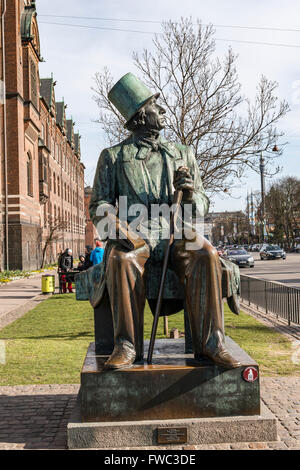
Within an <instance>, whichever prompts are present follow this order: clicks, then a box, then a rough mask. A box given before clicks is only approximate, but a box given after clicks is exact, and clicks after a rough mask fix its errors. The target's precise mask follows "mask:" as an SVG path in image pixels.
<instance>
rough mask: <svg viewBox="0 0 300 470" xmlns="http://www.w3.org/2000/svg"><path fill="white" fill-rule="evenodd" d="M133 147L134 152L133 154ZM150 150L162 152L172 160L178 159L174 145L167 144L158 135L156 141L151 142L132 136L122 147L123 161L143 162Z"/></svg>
mask: <svg viewBox="0 0 300 470" xmlns="http://www.w3.org/2000/svg"><path fill="white" fill-rule="evenodd" d="M128 144H129V145H128ZM133 147H134V148H135V152H133ZM150 149H153V150H155V151H157V150H159V151H163V152H166V154H167V155H168V156H170V157H172V158H178V150H177V149H176V147H175V145H174V144H173V143H172V142H168V141H167V140H166V139H165V138H164V137H162V136H160V135H159V136H158V138H157V139H153V141H152V139H151V141H150V140H148V139H147V138H145V137H143V138H142V137H135V136H133V135H132V136H131V138H130V140H129V141H128V142H127V143H126V145H125V146H124V147H123V161H129V160H131V159H132V158H137V159H138V160H144V159H145V158H146V157H147V155H148V154H149V151H150ZM133 153H134V155H133Z"/></svg>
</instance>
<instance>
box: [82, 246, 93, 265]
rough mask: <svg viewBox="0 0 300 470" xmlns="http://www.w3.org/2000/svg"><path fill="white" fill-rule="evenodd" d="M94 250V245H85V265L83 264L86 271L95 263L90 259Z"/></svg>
mask: <svg viewBox="0 0 300 470" xmlns="http://www.w3.org/2000/svg"><path fill="white" fill-rule="evenodd" d="M92 251H93V247H92V246H91V245H86V247H85V259H84V265H83V270H84V271H86V270H87V269H89V268H90V267H91V266H93V263H92V262H91V260H90V258H91V253H92Z"/></svg>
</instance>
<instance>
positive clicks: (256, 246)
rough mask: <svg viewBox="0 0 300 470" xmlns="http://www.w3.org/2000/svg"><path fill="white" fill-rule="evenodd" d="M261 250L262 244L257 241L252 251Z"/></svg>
mask: <svg viewBox="0 0 300 470" xmlns="http://www.w3.org/2000/svg"><path fill="white" fill-rule="evenodd" d="M259 250H260V244H259V243H255V244H254V245H252V246H251V251H259Z"/></svg>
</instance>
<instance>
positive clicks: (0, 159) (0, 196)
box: [0, 0, 5, 268]
mask: <svg viewBox="0 0 300 470" xmlns="http://www.w3.org/2000/svg"><path fill="white" fill-rule="evenodd" d="M0 8H1V9H0V15H1V17H0V214H1V216H0V240H1V243H0V268H2V267H3V265H4V252H5V250H4V232H3V228H4V226H3V224H2V223H1V222H2V218H3V220H4V219H5V214H4V211H3V209H4V193H5V191H4V180H3V178H2V174H1V169H2V168H4V166H5V159H4V152H5V142H4V135H5V133H4V128H5V126H4V122H5V121H4V102H5V93H4V63H5V61H4V49H3V44H2V31H3V25H2V23H3V24H4V8H5V5H4V1H3V0H1V6H0Z"/></svg>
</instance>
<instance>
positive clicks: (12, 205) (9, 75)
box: [0, 0, 85, 269]
mask: <svg viewBox="0 0 300 470" xmlns="http://www.w3.org/2000/svg"><path fill="white" fill-rule="evenodd" d="M1 3H3V2H1ZM6 3H7V9H6V13H5V17H4V19H5V21H4V25H5V36H4V37H5V47H4V49H3V47H2V51H4V52H5V57H4V61H5V66H6V73H5V82H6V116H7V117H6V129H7V131H6V135H4V134H5V132H4V125H3V124H4V118H3V109H2V108H3V105H0V106H1V109H0V122H1V124H0V125H1V134H0V135H1V138H0V152H1V159H0V162H1V168H0V171H1V187H0V189H1V191H0V194H1V197H2V199H1V214H2V220H1V222H2V224H1V230H2V233H3V238H2V240H3V245H2V250H0V251H1V254H2V258H0V263H1V268H4V267H9V268H10V269H32V268H36V267H38V266H39V265H40V263H41V257H42V249H43V246H44V245H45V241H46V240H47V237H48V236H49V233H50V230H51V228H52V227H53V224H55V223H56V224H57V223H58V222H60V227H61V228H60V229H58V230H57V233H56V236H55V243H52V244H51V245H49V247H48V250H47V253H46V260H47V261H48V262H53V261H55V260H56V259H57V253H58V252H59V251H60V250H62V249H65V248H67V247H70V248H72V249H73V253H74V255H75V256H77V255H79V253H81V252H82V251H83V248H84V243H85V240H84V239H85V230H84V165H83V163H82V162H81V161H80V158H81V157H80V138H79V135H78V134H75V133H74V123H73V121H72V119H66V115H65V104H64V102H63V100H62V101H59V102H56V100H55V91H54V88H55V82H54V80H53V77H50V78H46V79H40V76H39V62H40V61H41V60H42V58H41V51H40V39H39V31H38V24H37V19H36V6H35V2H34V1H31V0H21V1H19V0H9V1H8V2H6ZM2 46H3V45H2ZM2 70H3V61H2V68H1V69H0V80H1V73H2V74H3V72H2ZM5 137H6V141H7V148H6V153H5V151H4V142H5ZM5 159H6V164H7V172H6V168H5ZM6 182H7V184H6ZM6 212H7V218H6V217H5V214H6ZM62 227H63V228H62ZM6 233H7V237H6V236H5V234H6ZM7 246H8V252H7V250H6V247H7ZM6 259H7V260H8V263H7V262H6Z"/></svg>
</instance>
